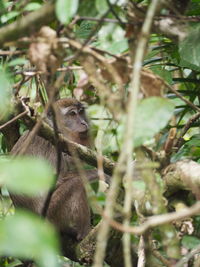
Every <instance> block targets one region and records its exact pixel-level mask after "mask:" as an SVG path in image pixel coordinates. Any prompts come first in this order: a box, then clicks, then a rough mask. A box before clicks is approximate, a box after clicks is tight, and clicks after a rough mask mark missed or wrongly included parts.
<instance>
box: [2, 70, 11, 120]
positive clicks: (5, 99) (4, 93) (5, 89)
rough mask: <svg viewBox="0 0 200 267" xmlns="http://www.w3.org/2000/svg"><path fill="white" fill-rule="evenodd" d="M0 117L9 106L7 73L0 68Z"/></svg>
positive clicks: (9, 85)
mask: <svg viewBox="0 0 200 267" xmlns="http://www.w3.org/2000/svg"><path fill="white" fill-rule="evenodd" d="M0 96H1V97H0V118H1V119H2V118H4V117H5V116H6V115H7V114H8V112H9V111H10V108H11V103H10V100H11V83H10V80H9V77H8V74H7V73H6V72H5V71H4V70H3V69H0Z"/></svg>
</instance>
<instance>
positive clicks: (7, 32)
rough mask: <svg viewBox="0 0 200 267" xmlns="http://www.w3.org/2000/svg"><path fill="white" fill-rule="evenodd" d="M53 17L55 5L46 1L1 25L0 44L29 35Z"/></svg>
mask: <svg viewBox="0 0 200 267" xmlns="http://www.w3.org/2000/svg"><path fill="white" fill-rule="evenodd" d="M54 19H55V6H54V4H52V3H47V4H45V5H44V6H43V7H41V8H40V9H39V10H37V11H34V12H32V13H29V14H28V15H26V16H24V17H22V18H20V19H18V20H16V21H15V22H13V23H11V24H9V25H6V26H4V27H2V28H1V29H0V45H3V44H4V43H5V42H10V41H15V40H17V39H18V38H20V37H24V36H27V35H30V34H32V33H34V32H36V31H37V30H38V29H40V27H41V26H43V25H45V24H48V23H50V22H51V21H53V20H54Z"/></svg>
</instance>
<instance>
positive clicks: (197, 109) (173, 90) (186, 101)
mask: <svg viewBox="0 0 200 267" xmlns="http://www.w3.org/2000/svg"><path fill="white" fill-rule="evenodd" d="M165 86H166V87H167V88H168V89H169V90H170V91H172V92H173V93H174V94H175V95H176V96H178V97H179V98H180V99H181V100H183V101H184V102H185V103H186V104H187V105H188V106H190V107H191V108H192V109H194V110H196V111H198V112H200V108H198V107H197V106H196V105H194V104H193V103H192V102H191V101H189V100H188V99H187V98H185V97H184V96H182V95H181V94H180V93H179V92H178V91H177V90H175V89H174V88H173V87H172V86H170V85H169V84H168V83H165Z"/></svg>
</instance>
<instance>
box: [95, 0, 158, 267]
mask: <svg viewBox="0 0 200 267" xmlns="http://www.w3.org/2000/svg"><path fill="white" fill-rule="evenodd" d="M158 3H159V0H154V1H152V3H151V5H150V6H149V10H148V13H147V17H146V20H145V22H144V24H143V28H142V34H141V38H140V40H139V42H138V46H137V49H136V58H135V62H134V65H133V73H132V80H131V83H130V87H129V90H130V101H129V103H128V117H127V123H126V129H125V131H124V132H125V136H124V144H123V148H122V153H121V154H120V157H119V161H118V165H117V167H116V169H115V171H114V175H113V179H112V183H111V186H110V189H109V191H108V195H107V200H106V207H105V210H104V213H105V215H106V216H107V217H109V218H112V217H113V214H114V204H115V202H116V198H117V195H118V190H119V184H120V181H121V175H122V173H123V172H124V167H125V166H126V167H127V178H128V177H129V178H130V179H129V178H128V179H127V185H126V186H127V189H131V188H132V177H133V167H131V165H132V164H130V161H131V158H132V151H133V146H134V144H133V136H134V123H135V114H136V107H137V98H138V92H139V88H140V72H141V68H142V60H143V56H144V53H145V49H146V44H147V39H148V35H149V32H150V28H151V23H152V20H153V16H154V13H155V10H156V6H157V4H158ZM127 155H128V160H127ZM130 180H131V186H130V185H129V184H130ZM131 191H132V190H131ZM131 194H132V192H131ZM127 203H128V205H127V207H128V206H129V207H130V203H131V199H130V193H128V197H127ZM129 207H128V208H127V209H126V211H127V212H126V213H127V214H129V210H130V209H129ZM126 222H128V224H129V218H128V220H127V221H126ZM108 232H109V222H108V221H106V220H105V218H103V221H102V224H101V227H100V229H99V233H98V236H97V249H96V253H95V258H94V267H100V266H102V264H103V260H104V255H105V249H106V244H107V239H108ZM127 237H128V238H127V240H128V242H127V243H128V247H129V245H130V235H127ZM127 250H128V251H129V248H128V249H127ZM129 255H131V253H130V254H129ZM129 255H128V257H127V262H126V264H128V265H126V266H131V258H130V257H129Z"/></svg>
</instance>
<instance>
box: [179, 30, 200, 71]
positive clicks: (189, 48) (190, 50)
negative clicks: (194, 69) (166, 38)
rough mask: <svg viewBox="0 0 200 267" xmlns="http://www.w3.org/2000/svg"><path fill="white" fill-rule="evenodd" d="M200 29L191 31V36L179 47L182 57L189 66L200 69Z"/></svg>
mask: <svg viewBox="0 0 200 267" xmlns="http://www.w3.org/2000/svg"><path fill="white" fill-rule="evenodd" d="M199 51H200V27H197V28H195V29H193V30H191V31H190V34H189V35H188V36H187V38H185V39H184V40H183V41H182V42H181V43H180V45H179V53H180V57H181V59H182V60H183V61H186V62H188V63H189V64H192V65H196V66H198V67H200V53H199Z"/></svg>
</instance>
